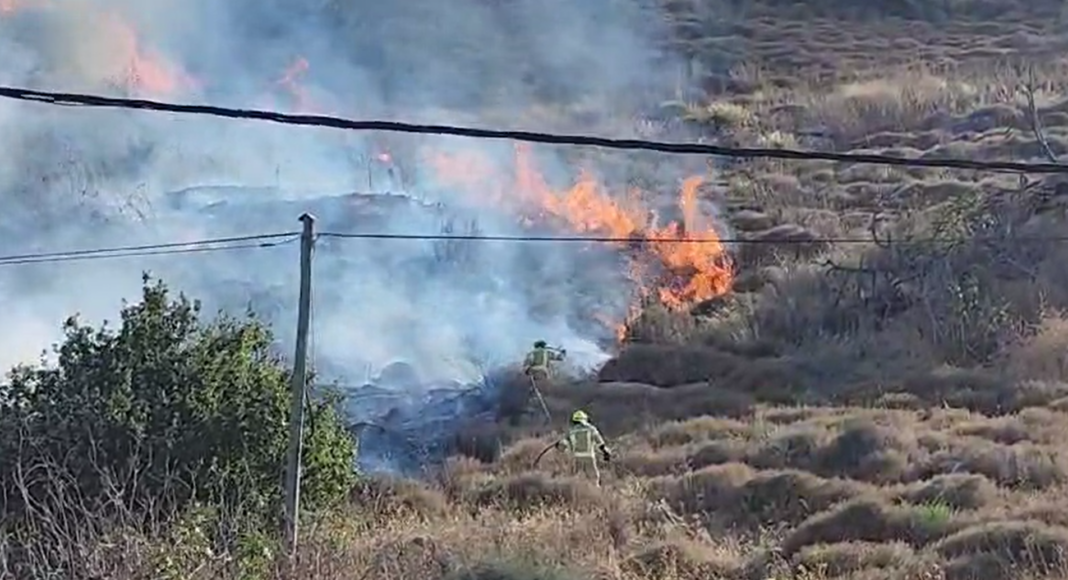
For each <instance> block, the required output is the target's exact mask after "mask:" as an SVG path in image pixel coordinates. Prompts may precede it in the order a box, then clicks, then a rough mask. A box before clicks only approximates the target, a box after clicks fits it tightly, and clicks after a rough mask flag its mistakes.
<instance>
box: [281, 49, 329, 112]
mask: <svg viewBox="0 0 1068 580" xmlns="http://www.w3.org/2000/svg"><path fill="white" fill-rule="evenodd" d="M310 69H311V63H309V62H308V59H306V58H304V57H302V56H301V57H297V59H296V60H294V61H293V62H292V64H290V65H289V66H288V67H286V69H285V70H284V71H283V72H282V76H281V77H280V78H279V79H278V80H276V81H275V85H277V86H278V87H280V88H282V90H284V91H285V92H287V93H289V96H290V98H291V99H292V103H293V110H294V111H296V112H298V113H323V112H325V111H324V109H323V108H322V107H320V106H318V105H317V104H316V103H315V102H314V101H313V100H312V98H311V97H310V96H309V95H308V90H307V89H305V88H304V87H303V86H301V84H300V80H301V79H302V78H304V76H305V75H306V74H307V73H308V70H310Z"/></svg>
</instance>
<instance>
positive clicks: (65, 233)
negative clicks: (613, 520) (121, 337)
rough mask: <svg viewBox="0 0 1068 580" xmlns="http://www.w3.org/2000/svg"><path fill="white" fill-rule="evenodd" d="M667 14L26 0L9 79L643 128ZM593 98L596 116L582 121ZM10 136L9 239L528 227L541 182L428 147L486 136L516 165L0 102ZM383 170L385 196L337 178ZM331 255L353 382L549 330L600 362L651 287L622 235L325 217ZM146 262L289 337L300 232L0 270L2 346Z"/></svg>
mask: <svg viewBox="0 0 1068 580" xmlns="http://www.w3.org/2000/svg"><path fill="white" fill-rule="evenodd" d="M9 5H10V6H9ZM651 10H652V9H651V8H650V7H648V6H644V5H643V3H642V2H640V1H637V0H581V1H575V0H510V1H509V0H498V1H490V0H451V1H449V2H442V1H441V0H404V1H403V2H379V1H377V0H349V1H347V2H340V1H327V2H321V3H316V2H311V3H309V2H306V1H300V0H236V1H231V2H217V1H215V0H153V1H152V2H144V1H140V0H97V1H91V0H71V1H60V0H54V1H52V2H45V1H43V0H40V1H31V0H14V2H12V1H11V0H7V1H5V2H0V83H3V84H6V85H17V86H24V87H29V88H35V89H43V90H63V91H78V92H93V93H104V94H109V95H133V96H138V97H148V98H160V99H165V100H175V101H181V102H193V103H197V102H203V103H211V104H219V105H227V106H241V107H259V108H273V109H281V110H289V111H299V112H318V113H332V114H340V115H344V116H351V117H360V118H370V117H375V118H393V119H400V120H415V121H429V122H437V123H469V124H481V125H493V126H510V127H514V128H526V129H535V130H537V129H540V130H561V129H563V130H568V131H583V130H586V131H591V130H596V131H597V132H600V133H602V134H605V133H608V134H613V135H614V136H618V135H629V134H630V132H631V128H630V127H629V125H627V124H626V123H625V122H623V121H625V120H626V118H627V115H629V114H630V111H631V110H633V106H638V105H640V104H642V103H648V102H649V95H655V94H659V95H661V96H660V97H658V98H663V94H664V93H663V89H665V88H670V87H671V85H672V83H673V78H671V75H672V74H673V73H672V69H671V68H670V67H665V66H663V62H662V59H663V55H661V54H659V52H658V51H657V50H655V49H654V48H653V41H652V38H651V36H650V34H656V33H657V32H658V31H656V30H655V25H654V23H655V22H656V21H657V19H656V17H655V14H654V13H653V12H651ZM639 31H644V32H639ZM539 107H540V108H541V109H540V110H542V112H544V111H545V110H546V109H554V108H555V109H558V110H568V111H572V112H574V113H575V114H574V115H570V116H563V115H547V114H539V113H538V110H539ZM579 113H583V114H590V115H597V116H598V118H596V119H590V120H588V123H587V124H576V123H577V122H576V121H574V119H576V118H581V115H578V114H579ZM613 115H615V116H617V117H619V119H616V121H619V122H617V123H615V124H613V119H610V118H608V117H610V116H613ZM563 118H567V119H572V120H571V121H568V123H566V124H567V125H568V126H561V125H562V123H561V122H558V121H554V120H555V119H563ZM613 127H614V128H613ZM0 151H3V152H4V155H2V156H0V195H2V196H3V200H4V203H5V212H4V214H3V215H2V216H0V231H2V233H3V239H4V241H5V244H4V245H5V251H4V252H2V253H4V254H14V253H23V252H33V251H59V250H66V249H74V248H87V247H105V246H113V245H127V244H145V243H155V242H170V241H175V240H187V241H191V240H196V239H201V238H208V237H217V236H223V235H241V234H256V233H264V232H278V231H287V230H296V229H298V227H299V224H298V223H297V221H296V218H297V216H298V215H299V214H300V213H301V212H303V211H305V210H310V211H312V212H313V213H314V214H315V215H316V216H317V217H318V218H319V228H320V230H331V231H349V232H353V231H375V232H394V233H407V234H421V233H428V232H429V233H438V232H440V231H441V230H442V228H443V224H445V225H447V224H451V225H452V227H453V231H454V232H455V233H470V231H468V230H477V231H478V232H481V233H484V234H501V235H517V234H522V233H524V232H529V231H531V230H530V229H528V228H525V227H521V226H520V224H519V222H518V219H517V216H518V215H519V213H520V212H521V211H522V210H524V209H530V208H524V206H523V202H522V200H518V199H508V197H507V196H508V191H500V190H498V191H489V190H487V191H482V189H481V187H482V186H481V185H480V183H479V182H478V181H477V180H474V181H472V182H471V183H466V184H464V185H463V186H462V187H460V186H458V185H457V182H456V181H455V180H451V181H450V180H448V179H444V178H443V177H442V172H441V171H440V168H438V169H435V166H434V164H433V163H431V162H430V161H431V160H432V159H433V158H434V156H435V155H438V154H440V153H442V152H444V153H450V154H461V155H467V156H470V157H471V158H476V157H477V158H478V159H482V160H488V162H489V163H490V165H491V167H492V168H493V172H494V174H495V175H496V176H498V177H499V176H511V175H512V172H513V171H514V169H515V167H514V165H515V152H514V150H513V147H512V145H510V144H507V143H483V142H472V141H469V140H459V139H449V138H419V139H416V138H414V137H412V138H409V137H406V136H388V137H382V136H368V135H365V134H355V133H344V132H339V131H334V130H325V129H324V130H319V129H309V128H296V127H286V126H281V125H274V124H266V123H255V122H251V121H249V122H242V121H226V120H220V119H212V118H196V117H190V116H182V117H178V116H169V115H164V114H151V113H143V112H129V111H111V110H74V109H67V108H60V107H50V106H46V105H39V104H30V103H23V102H13V101H0ZM384 153H385V154H386V155H388V159H385V160H383V154H384ZM564 153H565V152H563V151H561V150H556V151H541V150H538V151H536V152H535V153H534V156H535V157H536V158H537V162H536V165H537V167H538V168H539V170H540V171H541V172H542V173H543V175H544V176H545V177H546V178H547V179H548V180H549V181H550V183H552V184H554V185H556V186H558V187H567V186H568V185H569V184H570V183H571V180H572V179H574V176H575V172H574V168H573V167H572V165H571V164H569V163H568V162H567V161H566V160H565V159H564V157H563V154H564ZM454 170H455V171H457V172H459V173H461V174H463V173H465V170H464V169H463V168H458V169H457V168H454ZM472 175H473V174H472ZM461 177H462V176H461ZM469 177H470V176H469ZM369 190H371V191H379V192H383V191H389V192H390V195H383V196H377V197H374V198H368V197H366V196H353V197H349V198H344V197H337V196H341V195H343V194H347V193H350V192H368V191H369ZM400 193H403V194H404V195H400ZM491 194H494V195H498V196H500V195H503V196H504V198H503V199H499V198H492V196H491ZM315 260H316V261H315V279H314V296H315V308H314V320H313V332H314V336H313V341H314V342H313V350H314V355H315V358H316V364H317V366H318V367H319V369H320V371H322V373H323V374H324V375H326V376H325V377H323V378H326V379H337V380H339V381H341V382H342V383H345V384H356V383H359V382H362V381H363V379H364V375H365V374H366V373H367V372H368V369H369V370H370V372H371V373H372V374H374V373H377V372H378V371H379V370H381V369H382V368H383V367H384V366H386V365H387V364H389V363H391V362H393V361H397V360H403V361H406V362H408V363H410V364H412V365H413V366H414V367H415V370H416V371H417V372H418V373H419V374H420V376H421V377H422V378H423V379H424V380H427V381H446V380H454V381H467V380H471V379H475V378H477V376H478V375H479V372H480V371H479V367H482V368H484V367H486V366H492V365H499V364H507V363H510V362H513V361H516V360H518V359H519V358H520V357H521V356H522V354H523V352H524V351H525V350H526V349H527V348H528V346H529V345H530V343H531V342H532V341H534V340H536V339H541V338H543V339H546V340H548V341H550V342H553V343H556V344H557V345H559V346H563V347H565V348H567V349H568V350H569V352H570V353H572V356H573V358H575V359H576V362H577V363H579V364H584V365H594V364H597V363H599V362H601V361H603V360H604V358H605V357H606V356H607V355H606V354H605V352H604V351H603V346H604V344H606V341H608V340H610V339H611V338H612V329H611V328H610V327H609V326H608V325H605V324H602V323H600V322H598V321H599V320H603V319H608V320H616V321H619V320H621V319H622V318H623V316H624V315H625V313H626V308H627V305H628V303H629V302H630V300H631V297H630V296H629V294H628V288H629V286H628V283H627V279H626V276H625V274H626V272H625V270H626V268H625V263H624V260H623V258H622V257H621V256H620V254H619V251H618V249H612V248H607V247H603V246H602V247H596V248H594V247H588V246H581V245H560V244H557V245H546V244H530V245H523V244H508V243H486V244H480V245H477V246H474V245H470V244H468V245H463V244H460V245H456V244H453V245H451V246H450V245H449V244H443V243H442V242H435V241H385V240H342V239H334V238H323V239H321V240H320V241H319V244H318V248H317V253H316V257H315ZM144 270H148V271H150V272H151V273H153V274H154V275H157V276H160V277H161V278H163V279H164V280H165V281H167V282H168V283H169V284H171V285H172V286H174V287H176V288H178V289H181V290H183V291H186V292H188V293H190V294H191V295H193V296H195V297H197V298H201V299H203V300H204V301H205V303H206V306H207V307H208V308H209V309H215V308H224V309H229V310H238V311H240V309H241V308H243V307H244V305H245V304H247V303H248V302H250V301H251V303H252V304H253V306H254V308H255V309H256V310H258V311H259V312H261V313H262V314H264V315H265V316H266V317H267V318H268V319H269V320H270V321H272V322H274V323H275V327H276V330H277V331H278V333H279V336H280V338H281V344H280V347H283V348H285V349H286V350H285V351H284V352H288V349H289V346H288V345H289V344H290V338H291V330H290V328H291V327H292V326H293V325H294V322H295V318H296V314H295V305H296V291H297V273H298V270H297V244H293V243H291V244H286V245H281V246H278V247H275V248H269V249H257V250H240V251H234V252H218V253H202V254H188V255H171V256H160V257H143V258H135V259H131V258H124V259H116V260H93V261H87V262H64V263H47V264H38V265H22V266H13V267H3V268H0V300H3V302H4V304H5V318H4V324H5V332H4V333H3V334H2V335H0V364H2V365H3V366H5V367H9V366H10V365H12V364H14V363H17V362H25V361H34V360H36V358H37V356H38V354H39V353H40V351H41V350H43V349H45V348H47V347H48V346H49V345H50V344H51V343H53V342H55V341H56V340H58V339H59V335H58V329H59V325H60V322H61V321H62V320H63V319H64V318H65V317H66V316H68V315H70V314H72V313H75V312H79V313H81V314H82V315H83V317H84V318H85V319H87V320H90V321H100V320H103V319H105V318H112V319H114V317H115V315H116V312H117V309H118V308H119V307H120V306H121V300H122V299H123V298H135V297H136V296H137V293H138V290H139V286H140V281H141V272H142V271H144Z"/></svg>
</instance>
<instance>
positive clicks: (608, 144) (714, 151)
mask: <svg viewBox="0 0 1068 580" xmlns="http://www.w3.org/2000/svg"><path fill="white" fill-rule="evenodd" d="M0 97H5V98H9V99H16V100H20V101H33V102H39V103H46V104H50V105H60V106H75V107H96V108H113V109H137V110H147V111H163V112H169V113H183V114H193V115H208V116H214V117H225V118H230V119H251V120H259V121H270V122H274V123H282V124H286V125H303V126H311V127H330V128H335V129H347V130H352V131H387V132H394V133H416V134H425V135H455V136H459V137H473V138H478V139H509V140H512V141H526V142H529V143H548V144H554V145H583V146H589V147H601V148H606V149H623V150H644V151H659V152H662V153H671V154H676V155H678V154H692V155H712V156H719V157H732V158H742V159H753V158H760V157H763V158H769V159H791V160H803V161H834V162H838V163H869V164H876V165H893V166H901V167H928V168H944V169H973V170H977V171H992V172H1002V173H1034V174H1039V173H1044V174H1063V173H1068V165H1065V164H1061V163H1018V162H1014V161H973V160H970V159H920V158H902V157H893V156H889V155H875V154H862V153H830V152H823V151H802V150H797V149H774V148H760V147H722V146H719V145H708V144H703V143H672V142H664V141H648V140H644V139H610V138H607V137H595V136H592V135H554V134H549V133H536V132H531V131H507V130H500V129H482V128H476V127H458V126H453V125H427V124H413V123H401V122H395V121H354V120H351V119H344V118H341V117H333V116H327V115H291V114H287V113H278V112H274V111H263V110H258V109H234V108H227V107H217V106H212V105H183V104H177V103H165V102H161V101H150V100H145V99H124V98H118V97H104V96H100V95H87V94H80V93H58V92H47V91H35V90H30V89H23V88H17V87H3V86H0Z"/></svg>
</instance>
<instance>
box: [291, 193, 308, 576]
mask: <svg viewBox="0 0 1068 580" xmlns="http://www.w3.org/2000/svg"><path fill="white" fill-rule="evenodd" d="M300 221H301V222H302V223H303V224H304V231H303V232H302V233H301V236H300V298H299V304H298V307H297V341H296V342H297V346H296V353H295V354H294V355H293V382H292V387H291V390H292V393H291V395H290V396H292V397H293V400H292V407H291V408H290V414H289V457H288V461H287V464H286V488H285V494H286V496H285V500H286V511H285V528H286V529H285V538H286V549H287V550H288V553H289V555H290V556H292V555H293V554H295V553H296V550H297V522H298V521H299V520H300V463H301V454H302V452H303V450H304V437H303V435H304V397H305V389H306V388H307V376H308V326H309V324H310V321H311V278H312V246H313V245H314V244H315V217H314V216H312V215H311V214H308V213H305V214H302V215H301V216H300Z"/></svg>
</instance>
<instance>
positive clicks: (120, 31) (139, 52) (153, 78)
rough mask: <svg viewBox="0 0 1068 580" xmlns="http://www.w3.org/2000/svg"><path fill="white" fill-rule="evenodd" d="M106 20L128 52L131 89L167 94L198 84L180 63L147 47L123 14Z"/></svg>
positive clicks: (125, 53)
mask: <svg viewBox="0 0 1068 580" xmlns="http://www.w3.org/2000/svg"><path fill="white" fill-rule="evenodd" d="M106 23H107V26H108V28H110V32H111V34H113V35H114V36H113V38H115V39H117V41H118V43H119V46H120V47H121V48H120V50H121V53H122V54H124V55H126V57H125V58H126V61H127V63H126V66H125V69H126V70H125V71H124V73H125V79H124V80H125V81H126V83H128V84H129V85H130V87H131V88H133V89H135V90H136V91H138V92H140V93H142V94H148V95H155V96H164V95H170V94H173V93H175V92H176V91H178V90H179V89H185V88H190V87H192V86H194V85H195V84H196V81H195V80H194V79H193V78H192V77H190V76H189V75H187V74H185V73H184V72H183V71H182V70H181V69H180V68H178V67H177V66H176V65H174V64H172V63H170V62H168V61H167V60H166V59H164V58H163V57H162V56H161V55H159V54H157V53H155V52H154V51H151V50H146V49H144V48H143V46H142V45H141V42H140V39H139V38H138V35H137V32H136V31H135V30H134V29H133V28H132V27H131V26H130V25H129V24H127V23H126V21H124V20H123V19H122V18H121V17H120V16H118V15H117V14H110V15H108V17H107V20H106Z"/></svg>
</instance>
